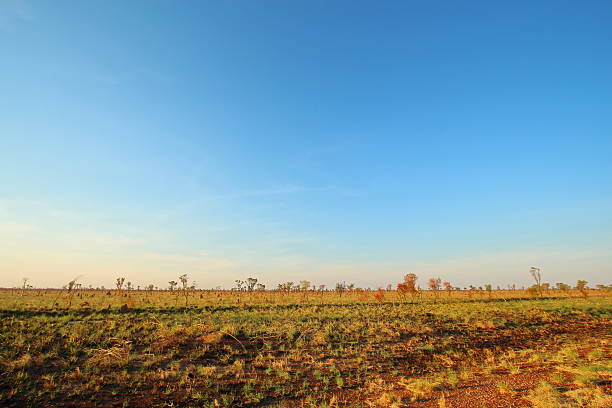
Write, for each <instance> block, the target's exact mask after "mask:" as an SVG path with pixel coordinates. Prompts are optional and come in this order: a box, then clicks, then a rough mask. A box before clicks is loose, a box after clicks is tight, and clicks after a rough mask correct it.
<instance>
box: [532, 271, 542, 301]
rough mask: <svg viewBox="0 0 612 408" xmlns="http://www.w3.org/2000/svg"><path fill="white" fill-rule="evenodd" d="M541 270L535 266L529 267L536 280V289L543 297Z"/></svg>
mask: <svg viewBox="0 0 612 408" xmlns="http://www.w3.org/2000/svg"><path fill="white" fill-rule="evenodd" d="M541 272H542V270H541V269H540V268H537V267H535V266H532V267H531V268H529V274H531V277H532V278H533V280H534V281H535V286H536V290H537V291H538V294H539V295H540V297H542V274H541Z"/></svg>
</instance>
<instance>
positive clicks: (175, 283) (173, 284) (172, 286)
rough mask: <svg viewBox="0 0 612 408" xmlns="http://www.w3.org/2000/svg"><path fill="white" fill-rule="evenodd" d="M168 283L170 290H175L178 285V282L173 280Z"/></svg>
mask: <svg viewBox="0 0 612 408" xmlns="http://www.w3.org/2000/svg"><path fill="white" fill-rule="evenodd" d="M168 285H170V291H173V290H174V288H175V287H176V285H178V283H177V282H176V281H173V280H171V281H170V282H168Z"/></svg>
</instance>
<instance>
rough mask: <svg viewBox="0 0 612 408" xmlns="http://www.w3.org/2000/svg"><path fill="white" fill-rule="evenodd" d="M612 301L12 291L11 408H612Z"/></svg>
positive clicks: (554, 296) (8, 294)
mask: <svg viewBox="0 0 612 408" xmlns="http://www.w3.org/2000/svg"><path fill="white" fill-rule="evenodd" d="M611 300H612V293H611V292H610V290H609V289H600V290H588V291H582V292H579V291H575V290H565V291H561V290H547V291H545V292H544V293H543V294H541V296H534V295H533V293H531V294H530V293H528V292H527V291H523V290H497V291H496V290H492V291H488V292H487V291H482V290H467V291H464V290H452V291H422V292H421V293H419V294H418V295H414V296H410V295H403V294H401V293H398V292H397V291H381V290H379V291H367V290H351V291H344V292H336V291H289V292H288V291H265V290H263V291H204V290H190V291H181V290H174V291H169V290H163V291H162V290H159V291H158V290H148V291H144V290H131V291H127V290H112V291H106V290H72V291H66V290H35V289H30V290H18V289H12V290H11V289H5V290H1V291H0V372H1V374H2V376H1V378H0V406H6V407H26V406H31V407H58V406H67V407H91V406H99V407H329V408H331V407H601V408H604V407H610V406H612V386H611V384H612V344H611V341H612V330H611V329H612V326H611V325H610V317H611V315H612V307H611V306H612V302H611Z"/></svg>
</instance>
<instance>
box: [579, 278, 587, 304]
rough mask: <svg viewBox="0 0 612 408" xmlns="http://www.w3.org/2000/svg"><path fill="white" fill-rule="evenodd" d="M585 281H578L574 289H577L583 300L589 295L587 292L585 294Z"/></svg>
mask: <svg viewBox="0 0 612 408" xmlns="http://www.w3.org/2000/svg"><path fill="white" fill-rule="evenodd" d="M587 283H588V282H587V281H585V280H582V279H581V280H579V281H578V282H576V289H578V291H580V294H581V295H582V297H583V298H585V299H586V298H587V296H588V295H589V292H587Z"/></svg>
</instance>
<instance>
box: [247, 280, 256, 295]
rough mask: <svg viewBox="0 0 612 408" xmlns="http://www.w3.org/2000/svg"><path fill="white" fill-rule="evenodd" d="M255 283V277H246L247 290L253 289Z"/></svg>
mask: <svg viewBox="0 0 612 408" xmlns="http://www.w3.org/2000/svg"><path fill="white" fill-rule="evenodd" d="M256 284H257V279H255V278H247V280H246V287H247V290H248V291H249V292H251V291H253V289H254V288H255V285H256Z"/></svg>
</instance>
